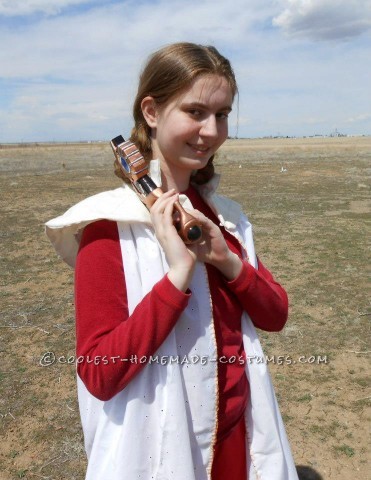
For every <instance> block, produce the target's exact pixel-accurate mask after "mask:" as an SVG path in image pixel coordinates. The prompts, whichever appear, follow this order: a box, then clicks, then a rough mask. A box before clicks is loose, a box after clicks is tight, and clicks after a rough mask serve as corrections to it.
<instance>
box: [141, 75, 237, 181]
mask: <svg viewBox="0 0 371 480" xmlns="http://www.w3.org/2000/svg"><path fill="white" fill-rule="evenodd" d="M147 98H148V97H147ZM149 98H150V97H149ZM232 102H233V96H232V92H231V88H230V86H229V85H228V82H227V80H226V79H225V78H224V77H221V76H218V75H207V76H202V77H198V78H196V80H194V82H193V83H192V85H191V86H190V87H189V88H188V90H185V91H184V92H182V93H181V94H179V95H178V96H176V97H174V98H173V99H172V100H170V101H169V102H168V103H167V104H166V105H164V106H160V107H158V106H157V105H155V104H153V105H154V107H153V112H154V113H153V115H152V117H150V118H149V120H148V119H147V122H148V124H149V126H150V127H151V129H152V150H153V157H154V158H159V159H160V161H161V163H162V164H165V166H166V167H167V168H168V169H170V170H174V168H176V169H182V170H185V171H188V173H190V172H191V171H192V170H198V169H200V168H203V167H204V166H205V165H206V164H207V162H208V160H209V159H210V157H211V156H212V155H213V154H214V153H215V152H216V150H217V149H218V148H219V147H220V146H221V145H222V143H223V142H224V141H225V140H226V139H227V136H228V114H229V113H230V111H231V110H232Z"/></svg>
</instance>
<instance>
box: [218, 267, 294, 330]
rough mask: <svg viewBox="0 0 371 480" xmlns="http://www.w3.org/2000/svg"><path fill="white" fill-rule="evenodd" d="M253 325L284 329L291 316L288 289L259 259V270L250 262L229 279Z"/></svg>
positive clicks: (269, 328) (228, 283) (270, 328)
mask: <svg viewBox="0 0 371 480" xmlns="http://www.w3.org/2000/svg"><path fill="white" fill-rule="evenodd" d="M227 285H228V287H229V288H230V290H231V291H232V292H233V293H234V294H235V295H236V296H237V298H238V300H239V302H240V304H241V305H242V308H243V309H244V310H245V311H246V312H247V313H248V314H249V316H250V318H251V320H252V322H253V324H254V325H255V326H256V327H258V328H260V329H261V330H266V331H267V332H278V331H280V330H282V329H283V327H284V326H285V323H286V321H287V317H288V298H287V294H286V292H285V290H284V289H283V288H282V287H281V285H280V284H279V283H277V282H276V281H275V279H274V278H273V276H272V274H271V273H270V272H269V270H267V269H266V268H265V267H264V265H263V264H262V263H261V261H260V260H259V259H258V269H255V268H254V267H253V266H252V265H250V264H249V263H247V262H243V267H242V270H241V272H240V274H239V275H238V277H237V278H235V279H234V280H232V281H230V282H227Z"/></svg>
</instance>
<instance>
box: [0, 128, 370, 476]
mask: <svg viewBox="0 0 371 480" xmlns="http://www.w3.org/2000/svg"><path fill="white" fill-rule="evenodd" d="M112 164H113V155H112V152H111V148H110V146H109V144H108V142H107V144H104V143H99V144H89V145H87V144H81V145H80V144H75V145H39V146H28V147H22V146H0V185H1V192H2V195H1V208H2V215H1V231H0V235H1V240H2V241H1V247H0V248H1V257H0V261H1V280H0V281H1V287H2V288H1V294H0V298H1V313H2V315H1V325H0V355H1V356H0V359H1V372H0V432H1V437H2V439H3V440H2V442H1V447H0V480H13V479H19V478H24V479H45V480H65V479H68V480H82V479H83V478H84V469H85V454H84V450H83V443H82V434H81V428H80V421H79V415H78V405H77V399H76V396H77V395H76V387H75V367H74V363H73V360H74V358H73V357H74V347H75V326H74V300H73V271H72V270H71V269H70V268H69V267H68V266H67V265H65V264H64V263H62V262H61V261H60V259H58V258H57V256H56V254H55V253H54V250H53V249H52V247H51V245H50V244H49V242H48V240H47V238H46V237H45V234H44V228H43V224H44V222H45V221H47V220H49V219H50V218H52V217H54V216H57V215H60V214H61V213H62V212H64V211H65V210H66V209H67V208H68V207H70V206H71V205H72V204H74V203H76V202H77V201H79V200H81V199H83V198H85V197H87V196H89V195H92V194H95V193H98V192H100V191H104V190H108V189H112V188H116V187H117V186H119V185H120V180H119V179H117V178H116V177H115V176H114V175H113V173H112V172H113V169H112ZM370 167H371V137H362V138H328V139H321V138H310V139H272V140H270V139H269V140H231V141H228V142H227V143H226V145H225V146H224V147H223V149H222V150H221V151H220V154H219V156H218V159H217V160H216V168H217V171H218V172H219V173H221V174H222V180H221V184H220V192H221V193H223V194H225V195H227V196H229V197H231V198H233V199H235V200H236V201H238V202H240V203H241V204H242V205H243V207H244V210H245V212H246V213H247V215H248V216H249V219H250V221H251V222H252V224H253V226H254V232H255V244H256V250H257V253H258V255H259V257H260V258H261V259H262V261H263V263H265V265H267V267H268V268H270V269H271V271H272V272H273V273H274V275H275V276H276V278H277V280H278V281H280V282H281V283H282V284H283V285H284V286H285V287H286V289H287V291H288V294H289V299H290V318H289V321H288V324H287V326H286V327H285V329H284V330H283V332H280V333H278V334H267V333H265V332H260V337H261V340H262V343H263V346H264V348H265V352H266V354H267V355H268V356H269V357H270V359H271V360H272V361H271V362H270V371H271V375H272V379H273V382H274V385H275V388H276V393H277V396H278V400H279V403H280V406H281V411H282V414H283V418H284V421H285V424H286V428H287V432H288V435H289V439H290V442H291V447H292V451H293V454H294V458H295V462H296V464H297V465H298V471H299V476H300V479H301V480H320V479H321V478H322V479H323V480H349V479H350V478H353V479H362V480H364V479H366V478H369V477H368V475H369V473H367V472H369V471H370V466H369V465H367V461H368V459H369V457H368V448H369V444H370V436H369V431H370V398H371V397H370V376H369V371H370V361H369V355H370V318H371V305H370V298H369V296H367V293H366V292H369V289H370V284H369V278H368V276H367V273H369V272H367V266H368V265H369V258H370V245H369V238H370V228H369V220H370V213H371V196H370V190H371V183H370V176H371V168H370ZM45 352H53V353H54V354H55V361H54V363H53V364H52V365H50V366H42V365H41V362H40V361H41V359H42V357H43V354H44V353H45ZM273 360H274V361H273ZM309 472H310V473H309ZM316 474H317V476H315V475H316ZM269 480H274V479H269Z"/></svg>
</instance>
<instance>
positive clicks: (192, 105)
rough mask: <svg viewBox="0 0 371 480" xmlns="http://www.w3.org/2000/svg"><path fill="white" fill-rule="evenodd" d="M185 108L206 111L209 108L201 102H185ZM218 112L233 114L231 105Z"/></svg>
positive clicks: (183, 105) (183, 104)
mask: <svg viewBox="0 0 371 480" xmlns="http://www.w3.org/2000/svg"><path fill="white" fill-rule="evenodd" d="M182 107H183V108H202V109H206V108H208V106H207V105H206V104H205V103H201V102H185V103H182ZM218 111H223V112H231V111H232V107H231V106H230V105H226V106H225V107H222V108H219V109H218Z"/></svg>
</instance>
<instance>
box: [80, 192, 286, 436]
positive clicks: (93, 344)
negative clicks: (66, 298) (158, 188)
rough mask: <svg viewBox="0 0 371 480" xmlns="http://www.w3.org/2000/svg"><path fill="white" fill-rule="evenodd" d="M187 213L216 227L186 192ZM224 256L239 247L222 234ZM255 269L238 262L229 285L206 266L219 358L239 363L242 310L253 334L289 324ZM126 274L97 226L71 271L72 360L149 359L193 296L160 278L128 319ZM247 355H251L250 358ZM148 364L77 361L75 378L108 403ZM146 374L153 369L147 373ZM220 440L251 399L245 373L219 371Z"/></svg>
mask: <svg viewBox="0 0 371 480" xmlns="http://www.w3.org/2000/svg"><path fill="white" fill-rule="evenodd" d="M185 193H186V194H187V196H188V197H189V198H190V200H191V202H192V205H193V206H194V207H195V208H197V209H198V210H200V211H202V212H203V213H204V214H205V215H206V216H208V217H209V218H211V220H213V221H214V222H215V223H216V224H217V225H218V224H219V222H218V219H217V218H216V216H215V215H214V213H213V212H212V211H211V209H210V208H209V207H208V205H207V204H206V203H205V202H204V201H203V200H202V198H201V197H200V196H199V194H198V193H197V191H196V190H195V189H193V188H192V187H190V188H189V189H188V190H187V192H185ZM221 230H222V233H223V235H224V237H225V239H226V241H227V244H228V246H229V248H230V249H231V250H232V251H233V252H235V253H237V254H238V255H239V256H240V257H242V255H241V249H240V245H239V243H238V241H237V240H236V239H235V238H234V237H233V236H232V235H230V234H229V233H228V232H226V231H225V230H224V228H223V227H221ZM258 263H259V265H258V269H255V268H254V267H253V266H251V265H250V264H248V263H247V262H243V267H242V270H241V273H240V274H239V275H238V277H237V278H236V279H234V280H232V281H227V280H226V279H225V278H224V277H223V275H222V274H221V273H220V272H219V271H218V270H217V269H216V268H215V267H213V266H211V265H208V264H206V268H207V273H208V280H209V285H210V293H211V297H212V300H213V305H212V308H213V318H214V327H215V333H216V341H217V350H218V355H219V357H223V356H225V357H226V358H230V357H232V356H236V357H237V358H240V357H243V356H244V355H245V352H244V350H243V342H242V334H241V314H242V310H246V311H247V313H248V314H249V315H250V318H251V319H252V321H253V323H254V324H255V326H257V327H259V328H261V329H263V330H267V331H279V330H281V329H282V328H283V326H284V324H285V322H286V320H287V311H288V301H287V295H286V293H285V291H284V289H283V288H282V287H281V286H280V285H279V284H278V283H277V282H276V281H275V280H274V278H273V277H272V275H271V273H270V272H269V271H268V270H267V269H266V268H265V267H264V266H263V264H262V263H261V262H260V261H259V262H258ZM124 280H125V276H124V267H123V262H122V255H121V248H120V243H119V235H118V229H117V224H116V222H112V221H108V220H101V221H97V222H94V223H92V224H90V225H88V226H87V227H86V228H85V229H84V232H83V236H82V240H81V244H80V250H79V253H78V256H77V261H76V269H75V297H76V298H75V300H76V328H77V356H78V357H81V358H85V359H86V358H87V357H88V356H89V357H90V359H94V358H99V357H101V358H102V357H108V358H111V357H114V356H118V357H121V358H130V357H131V355H137V357H138V358H140V357H141V356H147V357H148V356H150V355H153V354H154V353H155V352H156V350H157V349H158V348H159V346H160V345H161V344H162V342H163V341H164V340H165V338H166V337H167V335H168V334H169V333H170V331H171V329H172V328H173V327H174V325H175V324H176V322H177V320H178V318H179V317H180V315H181V314H182V312H183V310H184V309H185V308H186V306H187V304H188V300H189V297H190V295H192V293H183V292H181V291H179V290H178V289H177V288H176V287H175V286H174V285H173V284H172V283H171V282H170V280H169V279H168V277H167V276H164V278H163V279H162V280H160V281H159V282H158V283H157V284H155V285H154V287H153V289H152V290H151V292H149V293H148V294H147V295H146V296H145V297H144V298H143V299H142V301H141V302H140V303H139V304H138V305H137V307H136V308H135V310H134V311H133V312H132V314H131V315H130V316H129V314H128V303H127V294H126V286H125V281H124ZM247 353H248V352H247ZM144 367H145V364H141V363H139V362H136V363H135V362H133V363H132V362H130V361H127V362H121V361H117V362H112V361H109V362H108V363H107V364H104V363H103V362H101V363H100V364H99V365H96V364H95V363H94V362H92V363H88V362H87V361H82V362H81V363H79V364H78V367H77V368H78V374H79V376H80V378H81V379H82V380H83V382H84V383H85V385H86V387H87V388H88V390H89V391H90V392H91V393H92V394H93V395H94V396H96V397H97V398H99V399H101V400H109V399H110V398H112V397H113V396H114V395H115V394H117V393H118V392H119V391H121V390H122V389H123V388H125V386H126V385H127V384H128V383H129V382H130V380H131V379H132V378H133V376H134V375H136V374H137V373H138V372H139V371H140V370H141V369H142V368H144ZM149 368H150V366H149ZM218 383H219V409H218V420H219V422H218V425H219V427H218V440H220V439H222V438H223V437H224V436H225V435H226V434H227V433H228V432H229V431H230V430H231V428H233V426H234V425H235V424H236V423H237V422H238V420H239V419H240V418H241V415H242V414H243V411H244V409H245V406H246V402H247V399H248V381H247V378H246V375H245V372H244V365H243V364H241V363H240V362H238V361H236V362H233V363H218Z"/></svg>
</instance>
